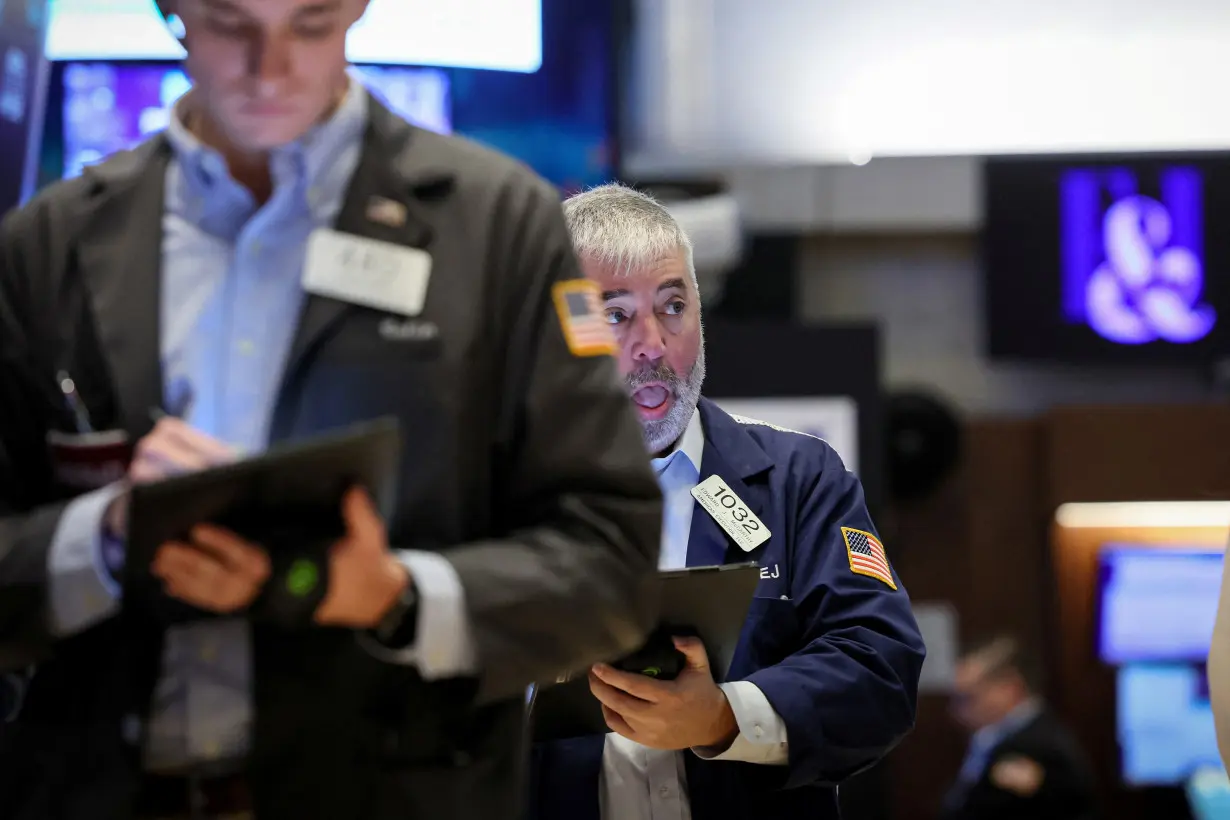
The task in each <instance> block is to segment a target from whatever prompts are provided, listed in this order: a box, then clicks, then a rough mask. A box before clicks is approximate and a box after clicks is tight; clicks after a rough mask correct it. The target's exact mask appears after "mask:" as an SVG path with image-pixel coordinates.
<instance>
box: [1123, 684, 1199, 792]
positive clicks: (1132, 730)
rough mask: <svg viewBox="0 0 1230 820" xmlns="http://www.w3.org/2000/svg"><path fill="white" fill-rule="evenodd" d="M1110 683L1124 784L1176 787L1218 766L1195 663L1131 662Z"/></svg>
mask: <svg viewBox="0 0 1230 820" xmlns="http://www.w3.org/2000/svg"><path fill="white" fill-rule="evenodd" d="M1117 677H1118V680H1117V682H1116V704H1115V709H1116V715H1117V716H1116V724H1117V733H1118V740H1119V749H1120V754H1121V765H1122V776H1123V780H1124V782H1125V783H1127V784H1128V785H1129V786H1180V785H1184V784H1185V783H1187V781H1188V780H1189V779H1190V778H1191V777H1192V776H1193V775H1195V774H1196V773H1197V772H1200V771H1201V770H1204V769H1206V768H1209V767H1216V768H1220V767H1221V757H1220V755H1219V754H1218V752H1217V733H1216V729H1215V728H1214V724H1213V709H1212V706H1211V705H1210V703H1209V690H1208V683H1207V680H1206V674H1205V671H1204V669H1203V667H1201V666H1200V665H1198V664H1182V665H1180V664H1171V665H1154V664H1133V665H1128V666H1124V667H1121V668H1120V669H1119V670H1118V673H1117Z"/></svg>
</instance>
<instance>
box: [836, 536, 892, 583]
mask: <svg viewBox="0 0 1230 820" xmlns="http://www.w3.org/2000/svg"><path fill="white" fill-rule="evenodd" d="M841 537H842V538H844V539H845V542H846V555H847V556H848V557H849V558H850V571H851V572H853V573H854V574H855V575H866V576H867V577H868V578H875V579H876V580H877V581H883V582H884V583H886V584H888V585H889V587H891V588H892V589H896V588H897V584H896V582H894V581H893V571H892V570H891V569H889V566H888V555H886V554H885V552H884V545H883V544H881V543H880V539H878V538H876V537H875V536H874V535H872V534H871V533H869V532H864V531H863V530H856V529H853V528H851V527H842V528H841Z"/></svg>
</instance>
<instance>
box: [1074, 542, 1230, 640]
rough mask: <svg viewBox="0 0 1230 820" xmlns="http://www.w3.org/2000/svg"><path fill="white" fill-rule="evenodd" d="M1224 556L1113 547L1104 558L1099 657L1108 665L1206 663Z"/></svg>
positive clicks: (1099, 601) (1204, 551)
mask: <svg viewBox="0 0 1230 820" xmlns="http://www.w3.org/2000/svg"><path fill="white" fill-rule="evenodd" d="M1222 561H1223V554H1222V552H1221V551H1218V550H1209V549H1172V548H1158V547H1149V546H1136V545H1126V544H1110V545H1107V546H1106V547H1103V549H1102V550H1101V552H1100V554H1099V564H1100V566H1099V587H1100V589H1099V594H1098V599H1097V606H1098V655H1099V657H1100V658H1101V659H1102V660H1103V661H1104V662H1106V663H1109V664H1123V663H1132V662H1136V661H1191V662H1203V661H1204V659H1205V658H1206V657H1208V654H1209V642H1210V639H1211V637H1212V635H1213V621H1214V619H1215V618H1216V617H1217V599H1218V595H1219V592H1220V589H1221V568H1222Z"/></svg>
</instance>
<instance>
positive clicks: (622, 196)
mask: <svg viewBox="0 0 1230 820" xmlns="http://www.w3.org/2000/svg"><path fill="white" fill-rule="evenodd" d="M564 221H565V222H566V223H567V224H568V232H569V233H570V234H572V244H573V247H575V248H576V252H577V255H578V256H581V257H583V258H586V259H592V260H594V261H596V262H599V263H601V264H604V265H611V266H614V267H615V269H616V270H618V271H619V272H620V273H623V274H627V273H630V272H631V271H633V270H635V269H636V268H639V267H641V266H643V265H649V264H652V263H654V262H657V261H659V260H661V259H662V258H664V257H667V256H670V255H672V254H676V253H680V252H682V253H683V257H684V261H685V262H686V263H687V267H688V274H689V275H690V276H691V277H692V284H693V285H696V267H695V265H694V264H693V262H692V240H691V239H689V238H688V235H687V233H685V232H684V230H683V228H682V227H680V225H679V223H678V222H677V221H676V220H675V217H673V216H671V212H670V211H668V210H667V209H666V208H665V207H663V205H662V204H661V203H660V202H658V201H657V200H656V199H654V198H653V197H652V196H650V195H649V194H646V193H642V192H641V191H637V190H635V189H633V188H629V187H628V186H626V185H620V184H619V183H616V182H612V183H609V184H607V185H599V186H598V187H596V188H590V189H589V190H588V191H583V192H581V193H579V194H575V195H573V196H571V197H569V198H568V199H567V200H565V201H564ZM698 290H699V288H698Z"/></svg>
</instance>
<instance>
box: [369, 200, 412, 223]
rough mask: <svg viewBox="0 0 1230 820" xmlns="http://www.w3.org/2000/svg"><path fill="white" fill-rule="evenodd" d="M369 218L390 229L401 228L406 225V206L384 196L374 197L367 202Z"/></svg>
mask: <svg viewBox="0 0 1230 820" xmlns="http://www.w3.org/2000/svg"><path fill="white" fill-rule="evenodd" d="M367 218H368V220H370V221H372V222H378V223H380V224H381V225H387V226H388V227H390V228H401V227H404V226H405V224H406V206H405V205H402V204H401V203H400V202H394V201H393V200H391V199H386V198H385V197H382V196H374V197H372V198H371V199H369V200H368V201H367Z"/></svg>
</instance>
